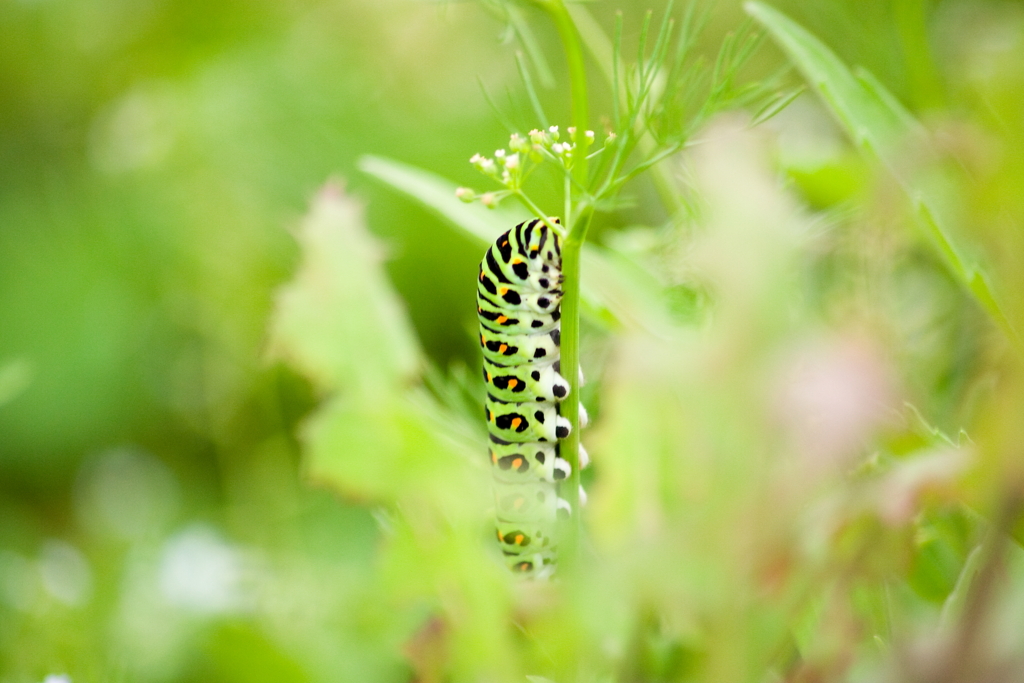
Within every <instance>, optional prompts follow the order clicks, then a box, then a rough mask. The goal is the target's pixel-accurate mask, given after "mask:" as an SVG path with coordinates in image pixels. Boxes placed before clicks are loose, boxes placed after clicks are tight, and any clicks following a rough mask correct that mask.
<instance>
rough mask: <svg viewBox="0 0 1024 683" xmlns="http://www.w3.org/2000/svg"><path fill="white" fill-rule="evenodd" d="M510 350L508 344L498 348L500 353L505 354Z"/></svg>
mask: <svg viewBox="0 0 1024 683" xmlns="http://www.w3.org/2000/svg"><path fill="white" fill-rule="evenodd" d="M507 348H508V344H502V345H501V346H499V347H498V353H505V349H507Z"/></svg>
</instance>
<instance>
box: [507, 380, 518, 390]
mask: <svg viewBox="0 0 1024 683" xmlns="http://www.w3.org/2000/svg"><path fill="white" fill-rule="evenodd" d="M518 385H519V380H517V379H510V380H509V381H508V388H509V389H515V388H516V387H517V386H518Z"/></svg>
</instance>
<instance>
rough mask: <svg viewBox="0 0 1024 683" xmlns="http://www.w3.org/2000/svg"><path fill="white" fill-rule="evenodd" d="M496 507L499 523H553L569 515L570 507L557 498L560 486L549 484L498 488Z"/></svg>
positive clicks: (495, 493)
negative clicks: (562, 516)
mask: <svg viewBox="0 0 1024 683" xmlns="http://www.w3.org/2000/svg"><path fill="white" fill-rule="evenodd" d="M494 507H495V511H496V515H497V518H498V523H499V524H501V523H505V522H513V523H519V524H523V523H530V522H532V523H536V522H554V521H555V520H557V519H558V515H560V514H561V515H567V514H568V513H569V512H570V510H569V504H568V503H567V502H566V501H565V500H564V499H562V498H559V497H558V489H557V486H556V485H555V484H550V483H548V482H529V483H523V484H508V483H504V484H501V485H500V486H495V487H494Z"/></svg>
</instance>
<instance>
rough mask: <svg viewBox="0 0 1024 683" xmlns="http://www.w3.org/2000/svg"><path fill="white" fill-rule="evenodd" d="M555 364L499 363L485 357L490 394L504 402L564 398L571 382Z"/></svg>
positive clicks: (485, 373) (485, 378)
mask: <svg viewBox="0 0 1024 683" xmlns="http://www.w3.org/2000/svg"><path fill="white" fill-rule="evenodd" d="M557 362H558V361H555V362H553V363H524V364H522V365H499V364H497V363H494V362H492V361H490V360H489V359H488V358H487V356H486V355H485V356H484V382H486V383H487V393H489V394H490V395H491V396H494V397H495V398H497V399H500V400H502V401H561V400H562V399H563V398H565V397H566V395H567V394H568V393H569V383H568V382H566V381H565V378H564V377H562V375H561V374H559V372H558V370H557V368H556V367H555V365H556V364H557Z"/></svg>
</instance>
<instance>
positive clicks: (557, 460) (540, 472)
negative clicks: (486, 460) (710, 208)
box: [490, 441, 572, 484]
mask: <svg viewBox="0 0 1024 683" xmlns="http://www.w3.org/2000/svg"><path fill="white" fill-rule="evenodd" d="M490 455H491V465H492V466H493V468H494V478H495V479H497V480H498V481H501V482H508V483H510V484H515V483H522V482H529V481H546V482H558V481H561V480H563V479H565V478H566V477H568V476H569V474H570V473H571V472H572V468H571V467H570V466H569V463H568V462H566V461H565V460H563V459H562V458H561V456H559V454H558V444H552V443H543V442H530V443H514V442H505V443H495V442H493V441H492V442H491V448H490Z"/></svg>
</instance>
